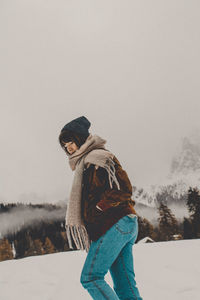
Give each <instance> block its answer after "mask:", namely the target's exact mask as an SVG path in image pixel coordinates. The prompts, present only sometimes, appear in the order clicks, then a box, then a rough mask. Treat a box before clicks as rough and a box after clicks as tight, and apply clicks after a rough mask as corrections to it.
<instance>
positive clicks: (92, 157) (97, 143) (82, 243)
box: [65, 134, 120, 252]
mask: <svg viewBox="0 0 200 300" xmlns="http://www.w3.org/2000/svg"><path fill="white" fill-rule="evenodd" d="M105 143H106V140H105V139H102V138H101V137H100V136H98V135H92V134H90V135H89V136H88V138H87V139H86V141H85V143H84V144H82V145H81V147H80V148H79V149H77V150H76V151H75V152H74V153H73V154H71V155H68V154H67V155H68V158H69V165H70V167H71V169H72V171H75V172H74V178H73V183H72V187H71V192H70V196H69V201H68V205H67V212H66V217H65V228H66V235H67V239H68V243H69V248H70V249H73V245H72V240H73V241H74V243H75V245H76V248H77V249H80V250H86V252H88V251H89V248H90V244H91V240H90V238H89V236H88V233H87V230H86V228H85V225H84V221H83V219H82V216H81V193H82V177H83V170H84V169H85V168H86V167H87V166H88V164H94V165H96V166H97V167H98V166H100V167H103V168H105V169H106V170H107V172H108V175H109V176H108V177H109V183H110V186H111V188H112V182H113V181H114V182H115V183H116V185H117V188H118V189H120V186H119V182H118V181H117V178H116V176H115V168H114V162H113V160H112V158H113V156H114V155H113V154H112V153H111V152H110V151H108V150H107V149H105V146H104V144H105ZM105 150H106V151H105Z"/></svg>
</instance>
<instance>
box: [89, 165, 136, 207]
mask: <svg viewBox="0 0 200 300" xmlns="http://www.w3.org/2000/svg"><path fill="white" fill-rule="evenodd" d="M91 167H92V166H91ZM125 174H126V172H125ZM116 176H117V174H116ZM123 176H124V175H123ZM118 179H120V178H118ZM127 179H128V176H127V174H126V178H125V180H126V184H127ZM121 180H122V178H121ZM90 181H91V182H90V185H91V186H90V187H91V189H90V196H92V195H91V194H92V193H93V191H99V193H100V194H99V195H98V202H97V203H96V209H97V210H100V211H106V210H107V209H109V208H110V207H114V206H118V205H119V204H121V203H122V202H123V201H127V200H131V199H130V198H131V196H132V186H131V185H130V187H129V190H123V189H120V190H118V189H117V186H116V185H115V183H113V188H111V187H110V184H109V178H108V172H107V170H106V169H105V168H103V167H94V165H93V168H92V174H91V176H90ZM119 182H120V181H119ZM121 183H122V181H121ZM128 183H130V181H129V179H128ZM122 187H123V184H122Z"/></svg>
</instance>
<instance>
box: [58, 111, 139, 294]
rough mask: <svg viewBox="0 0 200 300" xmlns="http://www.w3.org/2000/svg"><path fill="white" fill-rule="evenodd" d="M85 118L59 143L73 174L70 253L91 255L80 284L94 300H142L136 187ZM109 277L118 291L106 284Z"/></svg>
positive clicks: (68, 226)
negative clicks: (136, 245) (136, 260)
mask: <svg viewBox="0 0 200 300" xmlns="http://www.w3.org/2000/svg"><path fill="white" fill-rule="evenodd" d="M90 125H91V123H90V121H89V120H88V119H87V118H86V117H84V116H81V117H79V118H76V119H74V120H72V121H71V122H69V123H67V124H66V125H65V126H64V127H63V128H62V130H61V133H60V135H59V142H60V145H61V147H62V148H63V149H64V151H65V153H66V154H67V156H68V159H69V165H70V167H71V169H72V170H73V171H75V172H74V178H73V184H72V188H71V193H70V197H69V202H68V207H67V212H66V220H65V221H66V224H65V226H66V234H67V238H68V242H69V247H70V248H71V249H80V250H86V252H87V257H86V260H85V263H84V266H83V269H82V273H81V278H80V281H81V284H82V285H83V287H84V288H85V289H87V291H88V293H89V294H90V295H91V297H92V298H93V299H96V300H101V299H109V300H114V299H123V300H125V299H126V300H128V299H138V300H142V298H141V296H140V294H139V290H138V288H137V285H136V281H135V273H134V264H133V252H132V247H133V245H134V243H135V241H136V239H137V235H138V219H137V218H138V217H137V214H136V211H135V209H134V205H135V201H134V200H132V199H131V196H132V185H131V182H130V180H129V178H128V175H127V173H126V172H125V171H124V170H123V168H122V166H121V164H120V162H119V161H118V159H117V158H116V156H114V155H113V154H112V153H111V152H110V151H109V150H107V149H106V148H105V146H104V145H105V143H106V140H104V139H102V138H101V137H100V136H98V135H92V134H91V133H89V131H88V130H89V127H90ZM108 270H109V271H110V274H111V277H112V280H113V289H114V290H113V289H112V288H111V287H110V286H109V285H108V284H107V283H106V281H105V280H104V276H105V274H106V273H107V272H108Z"/></svg>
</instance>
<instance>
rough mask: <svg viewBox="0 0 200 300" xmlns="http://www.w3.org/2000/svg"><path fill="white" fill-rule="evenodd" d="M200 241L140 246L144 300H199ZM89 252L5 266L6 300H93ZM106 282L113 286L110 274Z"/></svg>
mask: <svg viewBox="0 0 200 300" xmlns="http://www.w3.org/2000/svg"><path fill="white" fill-rule="evenodd" d="M199 252H200V239H196V240H179V241H169V242H157V243H149V244H142V243H141V244H135V245H134V246H133V253H134V259H135V273H136V280H137V283H138V287H139V289H140V293H141V295H142V296H143V299H144V300H160V299H162V300H189V299H192V300H199V295H200V285H199V278H200V260H199ZM86 255H87V253H86V252H85V251H70V252H64V253H55V254H48V255H43V256H37V257H27V258H24V259H20V260H10V261H4V262H1V263H0V299H1V300H27V299H28V300H55V299H58V300H69V299H70V300H80V299H81V300H89V299H91V297H90V296H89V294H88V293H87V291H86V290H84V289H83V287H82V286H81V284H80V281H79V278H80V274H81V270H82V267H83V264H84V261H85V258H86ZM105 279H106V281H107V282H108V283H109V284H110V285H111V286H112V279H111V277H110V273H107V274H106V277H105Z"/></svg>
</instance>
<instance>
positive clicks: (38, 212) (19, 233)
mask: <svg viewBox="0 0 200 300" xmlns="http://www.w3.org/2000/svg"><path fill="white" fill-rule="evenodd" d="M184 197H185V196H184ZM166 198H167V192H166V189H165V190H163V193H159V194H158V195H157V210H158V215H159V216H158V220H157V221H158V222H157V225H154V226H153V225H152V224H151V222H150V221H149V220H148V219H147V218H144V217H142V216H140V215H138V225H139V232H138V237H137V240H136V243H137V242H138V241H140V240H141V239H143V238H145V237H150V238H151V239H152V240H153V241H155V242H158V241H170V240H177V239H195V238H200V192H199V190H198V188H197V187H195V188H192V187H190V188H189V189H188V191H187V197H186V200H187V202H186V205H187V209H188V211H189V217H188V218H186V217H184V218H183V219H182V220H181V221H180V220H177V219H176V217H175V215H174V214H173V213H172V211H171V209H170V208H169V207H168V205H167V201H166ZM66 208H67V207H66V206H59V205H52V204H40V205H39V204H37V205H33V204H22V203H15V204H13V203H10V204H3V203H0V224H1V226H0V261H3V260H8V259H19V258H23V257H27V256H32V255H44V254H49V253H55V252H63V251H73V250H72V249H69V245H68V241H67V238H66V231H65V214H66ZM29 214H30V215H31V217H32V219H31V222H29V219H30V218H29ZM22 216H24V219H23V218H22ZM3 218H4V219H5V218H6V220H7V221H8V224H10V220H12V221H13V222H11V223H13V224H14V225H15V226H14V229H13V224H11V225H12V226H11V227H10V228H4V227H5V226H4V227H3V224H4V225H5V222H3V223H1V221H2V220H3ZM9 218H10V219H9ZM8 227H9V226H8ZM3 232H4V234H2V233H3ZM73 246H74V247H75V244H74V243H73ZM74 250H77V249H76V248H75V249H74Z"/></svg>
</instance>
